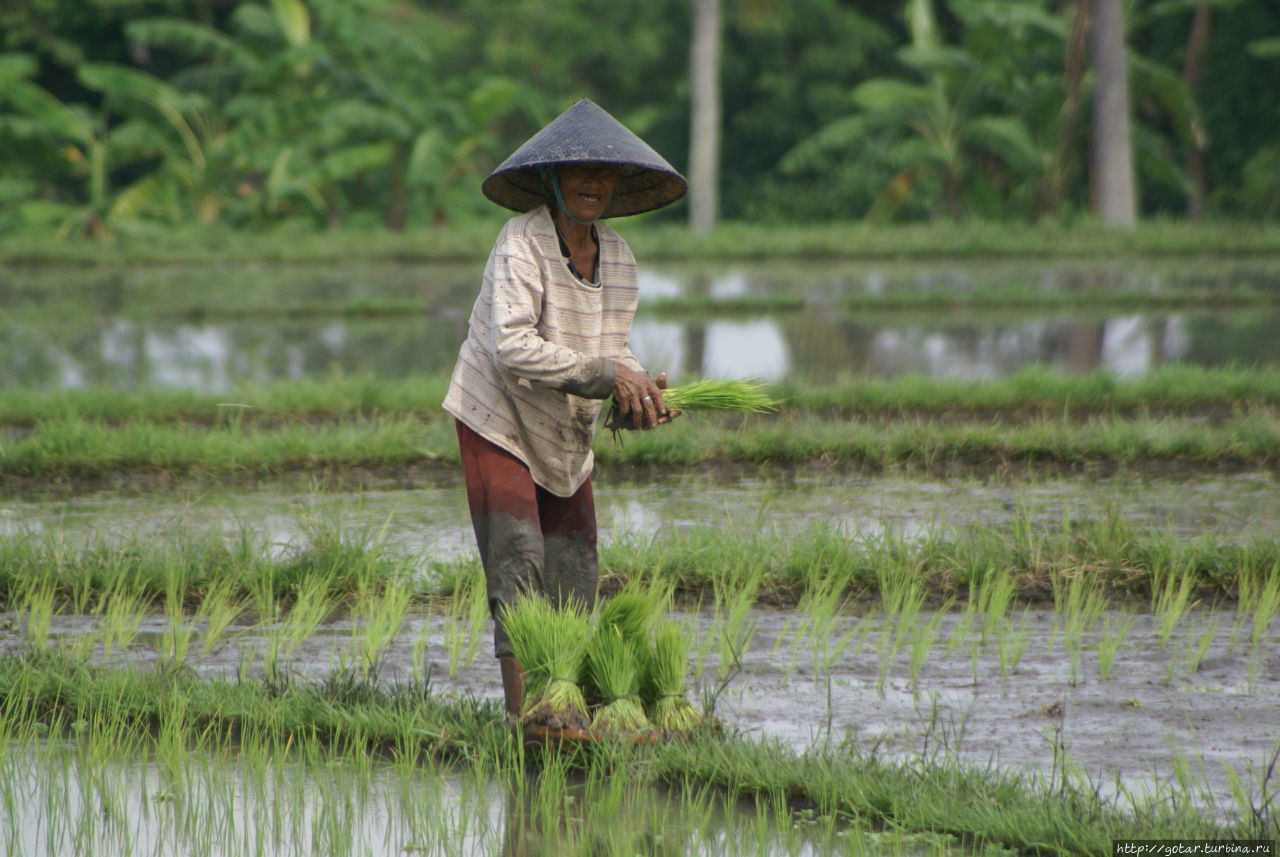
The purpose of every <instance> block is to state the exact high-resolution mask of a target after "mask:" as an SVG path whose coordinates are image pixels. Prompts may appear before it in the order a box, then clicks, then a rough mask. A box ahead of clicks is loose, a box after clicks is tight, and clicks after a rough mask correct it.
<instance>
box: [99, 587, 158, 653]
mask: <svg viewBox="0 0 1280 857" xmlns="http://www.w3.org/2000/svg"><path fill="white" fill-rule="evenodd" d="M146 615H147V599H146V597H145V596H144V595H142V594H140V593H136V592H130V591H128V590H126V589H125V587H124V585H120V586H117V587H116V588H115V589H113V590H112V591H111V593H110V594H108V595H107V596H106V602H105V608H104V609H103V611H102V619H101V621H100V623H99V629H98V637H99V641H100V642H101V643H102V659H103V660H104V661H109V660H111V654H112V651H113V650H114V649H115V648H117V647H119V648H121V649H125V648H128V647H129V644H130V643H132V642H133V640H134V638H135V637H136V636H137V635H138V628H139V626H141V625H142V620H143V619H144V618H145V617H146Z"/></svg>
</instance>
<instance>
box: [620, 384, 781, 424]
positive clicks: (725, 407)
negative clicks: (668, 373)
mask: <svg viewBox="0 0 1280 857" xmlns="http://www.w3.org/2000/svg"><path fill="white" fill-rule="evenodd" d="M662 399H663V401H664V402H666V403H667V408H668V409H670V410H672V411H679V412H680V413H682V414H690V413H699V412H703V411H723V412H725V413H734V414H764V413H771V412H773V411H776V410H777V409H778V403H777V402H776V401H775V400H774V398H773V397H772V396H770V395H769V393H768V392H767V391H766V389H765V386H764V384H763V383H761V382H760V381H756V380H754V379H728V378H704V379H702V380H701V381H691V382H689V383H688V384H681V385H680V386H679V387H668V388H667V389H665V390H663V391H662ZM606 413H607V417H606V419H605V427H606V428H610V429H613V430H614V431H617V430H618V429H629V428H634V424H633V422H632V419H631V415H630V414H628V415H627V416H625V417H624V416H623V415H622V412H621V410H619V408H618V403H617V402H616V401H614V400H613V399H612V398H610V399H609V402H608V408H607V409H606Z"/></svg>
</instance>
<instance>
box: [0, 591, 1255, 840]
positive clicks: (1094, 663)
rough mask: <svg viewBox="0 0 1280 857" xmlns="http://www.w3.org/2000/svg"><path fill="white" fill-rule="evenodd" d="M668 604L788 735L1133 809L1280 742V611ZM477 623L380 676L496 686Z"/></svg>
mask: <svg viewBox="0 0 1280 857" xmlns="http://www.w3.org/2000/svg"><path fill="white" fill-rule="evenodd" d="M678 618H681V620H682V621H684V622H686V623H688V625H689V627H690V628H692V629H694V639H695V644H694V646H693V647H692V651H691V654H690V663H689V672H688V675H689V685H690V688H691V695H692V696H693V697H694V698H695V699H705V698H706V694H707V693H711V692H713V691H714V689H716V688H718V687H721V685H723V687H722V690H721V692H720V694H719V696H718V698H716V700H715V709H714V710H715V712H716V714H717V716H718V717H720V718H721V719H722V720H723V721H724V722H725V723H726V724H727V725H728V726H729V727H730V728H732V729H735V730H738V731H740V732H742V733H744V734H747V735H751V736H757V737H763V738H769V739H772V740H777V741H782V742H785V743H786V744H788V745H790V746H792V747H794V748H795V749H796V750H798V751H800V750H805V749H808V748H836V750H837V751H838V752H841V753H855V754H858V753H862V754H865V753H879V754H882V755H884V756H886V757H888V758H893V759H900V760H905V761H914V760H919V759H921V758H943V759H947V758H955V759H959V760H960V761H961V762H963V763H964V764H966V765H974V766H979V767H984V766H993V767H995V768H998V769H1000V770H1001V771H1018V772H1021V773H1023V774H1025V775H1026V776H1027V777H1028V778H1030V779H1032V780H1033V781H1035V782H1038V783H1040V784H1051V783H1061V778H1062V776H1063V770H1064V769H1065V770H1067V771H1069V772H1070V775H1071V776H1072V777H1073V778H1076V779H1077V780H1087V781H1088V782H1090V783H1092V784H1093V786H1094V787H1096V788H1098V789H1100V790H1102V792H1103V793H1105V794H1107V795H1109V796H1115V797H1118V798H1119V799H1120V800H1121V801H1122V802H1124V803H1125V805H1126V806H1127V805H1128V801H1129V800H1134V801H1138V802H1139V803H1140V802H1142V801H1144V800H1153V799H1170V796H1171V795H1172V796H1176V799H1177V800H1181V801H1184V802H1186V803H1188V804H1189V805H1194V806H1196V807H1198V808H1199V809H1201V810H1203V811H1205V812H1209V813H1213V814H1217V815H1220V816H1222V817H1231V816H1238V814H1239V813H1240V812H1242V811H1245V809H1246V808H1242V807H1241V806H1239V805H1237V804H1236V803H1235V802H1234V800H1233V798H1232V785H1231V784H1232V778H1233V777H1238V778H1239V779H1240V781H1241V782H1243V783H1244V784H1245V787H1246V792H1247V793H1249V794H1252V795H1253V796H1254V797H1255V798H1256V797H1257V795H1259V794H1260V792H1261V788H1262V784H1261V783H1262V774H1263V772H1264V771H1265V770H1266V769H1267V767H1268V764H1269V763H1270V761H1271V760H1272V758H1273V757H1274V756H1275V754H1276V753H1277V752H1280V620H1272V621H1270V622H1269V623H1268V624H1266V625H1265V626H1264V627H1263V629H1262V630H1261V631H1259V633H1258V640H1257V643H1256V645H1255V643H1254V641H1253V635H1254V631H1255V628H1254V626H1253V625H1252V617H1251V616H1242V615H1237V614H1236V613H1234V612H1226V611H1211V610H1202V611H1193V612H1191V613H1190V614H1187V615H1186V616H1184V617H1182V618H1181V620H1180V621H1178V622H1177V623H1176V624H1174V625H1173V626H1172V628H1171V630H1170V631H1169V633H1168V635H1167V639H1162V637H1163V634H1162V632H1161V624H1160V621H1159V620H1158V618H1157V617H1155V616H1153V615H1151V614H1145V613H1144V614H1138V613H1121V612H1111V613H1105V614H1102V615H1100V616H1099V617H1098V618H1097V620H1096V621H1095V622H1093V623H1092V624H1090V625H1088V626H1087V627H1081V628H1080V629H1079V631H1078V633H1073V632H1071V630H1070V629H1069V624H1070V623H1069V618H1068V616H1067V615H1065V614H1056V615H1055V614H1054V613H1053V612H1052V611H1027V612H1021V613H1019V612H1014V613H1011V614H1009V615H1008V616H1007V617H1005V620H1004V621H1003V622H1002V623H996V624H993V625H992V626H991V628H990V633H989V635H988V636H987V637H986V639H983V637H982V633H981V628H980V625H981V617H980V616H979V617H976V619H973V621H971V622H970V621H967V620H966V619H965V617H964V616H963V615H962V614H959V613H954V612H950V613H944V614H932V613H929V612H925V613H922V614H920V615H919V616H918V617H916V618H915V619H914V620H913V621H910V622H906V623H903V624H902V626H901V628H900V627H899V623H898V621H897V620H893V619H891V620H888V621H886V618H885V617H884V616H883V614H880V613H879V612H871V613H868V614H866V615H846V616H838V617H835V618H834V619H833V620H831V622H830V623H829V624H828V625H826V626H824V627H823V628H821V629H814V627H813V626H812V625H809V624H808V620H807V619H806V617H804V616H802V615H798V614H794V613H791V612H787V613H779V612H773V611H755V612H753V613H752V614H751V615H750V616H749V617H748V618H747V621H746V622H745V623H744V624H743V625H742V626H739V627H736V628H735V627H730V626H728V625H727V624H726V623H725V622H723V621H721V620H718V619H716V618H714V617H713V616H710V615H707V614H683V616H682V617H678ZM5 619H16V617H0V624H3V625H5V626H7V627H9V628H11V629H13V628H16V627H18V625H19V624H20V623H18V622H16V621H14V622H7V623H6V622H4V621H3V620H5ZM935 620H936V621H935ZM93 626H94V622H93V620H91V619H88V618H82V617H55V620H54V627H53V638H54V639H55V640H60V641H63V642H68V643H69V642H72V641H74V640H75V639H77V638H79V637H80V636H81V635H83V634H86V633H91V632H92V631H93ZM744 629H745V630H744ZM162 631H163V620H161V619H160V618H158V617H153V618H149V619H147V620H146V621H145V622H144V623H143V625H142V628H141V633H140V634H139V635H138V637H137V639H136V640H134V642H133V643H132V646H131V648H130V650H129V651H128V652H127V653H120V652H119V651H117V653H116V654H115V656H114V657H115V658H116V659H117V660H128V661H129V662H132V663H139V662H141V663H148V662H154V660H155V658H156V655H155V650H154V648H153V646H154V644H155V643H156V642H157V641H158V640H159V637H160V634H161V632H162ZM470 631H474V635H469V632H470ZM748 632H749V633H748ZM489 633H490V626H489V623H488V621H487V620H486V621H484V622H483V623H481V625H477V626H471V627H468V626H467V624H466V622H465V620H461V621H460V620H457V619H455V618H454V617H451V616H442V615H415V616H411V617H409V618H408V619H407V620H406V622H405V624H404V625H403V627H402V628H401V630H400V632H399V633H398V634H397V635H396V636H395V637H394V639H393V640H392V641H391V642H390V643H389V644H388V645H387V646H386V648H385V649H384V651H383V655H384V657H383V663H382V667H381V671H380V676H381V678H382V680H384V681H390V682H403V681H408V680H409V679H411V678H413V677H421V676H424V675H427V676H429V677H430V682H431V686H432V688H433V689H434V690H435V691H436V692H438V693H443V694H448V695H454V696H457V697H469V696H478V697H481V698H489V699H493V700H495V701H496V700H500V699H501V686H500V681H499V676H498V671H497V669H496V662H495V661H494V659H493V658H492V657H491V656H490V649H489V640H490V636H489ZM357 636H358V634H357V633H356V629H355V628H353V626H352V624H351V622H350V621H349V620H344V621H339V622H335V623H332V624H329V625H325V626H322V627H321V628H320V629H319V630H318V631H317V632H316V633H315V634H314V635H312V636H311V637H310V638H309V639H308V640H307V641H306V642H305V643H304V644H303V645H302V646H301V648H300V649H298V651H297V653H296V655H295V656H294V658H293V660H292V662H291V663H290V664H288V665H287V669H288V670H289V671H290V672H291V673H292V674H293V675H294V676H295V678H297V679H299V680H303V679H306V678H308V677H321V676H324V675H327V674H328V673H329V672H331V671H332V670H334V669H335V668H339V667H342V666H350V665H352V664H354V663H357V660H358V659H357V655H356V654H355V652H356V651H357V648H356V647H357V643H356V642H355V641H356V638H357ZM469 636H470V640H468V637H469ZM726 638H727V639H734V640H743V639H745V640H746V641H747V642H746V645H745V647H743V648H742V649H741V650H742V651H743V655H742V656H741V658H740V660H739V662H738V663H737V664H736V665H735V664H734V663H733V661H732V658H731V657H730V658H729V659H728V660H726V661H722V660H721V658H722V655H721V645H720V643H721V641H722V640H723V639H726ZM265 640H266V637H265V636H264V629H262V628H261V627H245V626H237V627H233V628H232V629H231V631H230V633H229V634H228V636H227V637H225V638H224V639H223V641H222V642H220V643H219V644H218V645H217V646H216V647H215V648H214V649H213V651H212V652H210V653H209V654H208V655H207V656H205V657H192V658H191V659H190V660H189V662H190V664H191V666H192V667H193V668H195V669H196V670H198V671H200V672H203V673H205V674H207V675H210V676H220V677H223V678H232V677H234V676H236V675H237V674H239V673H242V672H243V673H245V674H248V675H255V674H257V673H258V671H260V669H261V664H262V661H261V656H260V655H261V652H262V650H263V648H264V646H265ZM895 640H896V642H895ZM917 641H919V645H918V646H917V645H916V643H917ZM468 643H470V645H468ZM20 645H21V642H20V639H19V636H18V634H17V633H16V632H15V631H13V630H10V631H8V632H0V652H7V651H15V650H16V649H17V648H18V647H19V646H20ZM198 648H199V640H198V639H197V640H196V641H194V642H193V649H198ZM1108 652H1110V653H1112V654H1111V662H1110V666H1107V665H1106V664H1105V663H1104V661H1105V660H1106V659H1107V653H1108ZM722 664H727V665H728V666H727V667H726V668H722ZM1269 787H1270V788H1271V789H1272V790H1274V788H1275V783H1271V784H1270V785H1269Z"/></svg>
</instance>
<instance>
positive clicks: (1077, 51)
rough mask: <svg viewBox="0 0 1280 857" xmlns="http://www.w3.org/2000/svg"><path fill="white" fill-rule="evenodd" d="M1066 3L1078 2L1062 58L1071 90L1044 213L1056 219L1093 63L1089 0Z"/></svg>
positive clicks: (1060, 207) (1050, 173)
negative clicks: (1082, 89) (1082, 91)
mask: <svg viewBox="0 0 1280 857" xmlns="http://www.w3.org/2000/svg"><path fill="white" fill-rule="evenodd" d="M1063 2H1064V6H1063V9H1064V11H1065V9H1066V5H1065V4H1067V3H1071V2H1074V5H1075V6H1076V16H1075V21H1074V22H1073V23H1072V25H1071V33H1070V35H1069V36H1068V37H1067V43H1066V50H1065V52H1064V54H1063V57H1062V65H1063V71H1064V72H1065V75H1066V90H1067V91H1066V94H1065V98H1064V103H1063V107H1062V129H1061V132H1060V133H1059V135H1058V151H1057V153H1056V155H1055V157H1054V164H1053V169H1052V170H1050V171H1049V176H1048V179H1047V182H1046V185H1045V187H1046V191H1045V193H1044V196H1043V198H1042V200H1041V210H1042V211H1047V212H1048V213H1049V214H1052V215H1053V216H1055V217H1056V216H1057V215H1058V214H1059V213H1060V212H1061V209H1062V200H1063V197H1064V196H1066V187H1067V177H1068V176H1069V175H1070V172H1071V164H1072V153H1073V152H1074V150H1075V147H1074V146H1073V141H1074V140H1075V136H1076V120H1077V118H1078V117H1079V113H1080V84H1081V82H1083V80H1084V72H1085V69H1086V68H1087V67H1088V64H1089V63H1088V60H1087V58H1086V55H1087V53H1088V51H1087V50H1086V44H1087V43H1088V38H1087V35H1088V32H1089V29H1088V26H1089V0H1063Z"/></svg>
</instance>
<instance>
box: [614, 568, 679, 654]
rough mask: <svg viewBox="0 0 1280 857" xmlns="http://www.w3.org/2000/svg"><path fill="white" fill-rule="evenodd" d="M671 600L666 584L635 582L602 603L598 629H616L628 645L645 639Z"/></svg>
mask: <svg viewBox="0 0 1280 857" xmlns="http://www.w3.org/2000/svg"><path fill="white" fill-rule="evenodd" d="M669 603H670V592H669V589H668V588H666V587H665V586H664V585H657V586H655V585H653V584H645V583H642V582H639V581H632V582H630V583H628V584H627V585H626V586H624V587H623V588H622V589H621V590H619V591H618V592H617V593H616V594H614V595H613V596H612V597H611V598H609V599H607V600H604V601H603V602H602V603H601V605H600V608H599V610H598V611H597V615H596V632H597V633H600V632H602V631H606V630H609V629H613V630H616V631H617V632H618V633H619V634H621V636H622V639H623V641H624V642H626V643H627V644H628V645H633V644H635V643H637V642H642V641H645V640H647V639H648V636H649V632H650V629H651V627H652V625H653V622H654V620H656V619H657V618H658V617H659V616H660V615H662V612H663V610H664V609H665V607H666V605H667V604H669Z"/></svg>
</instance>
